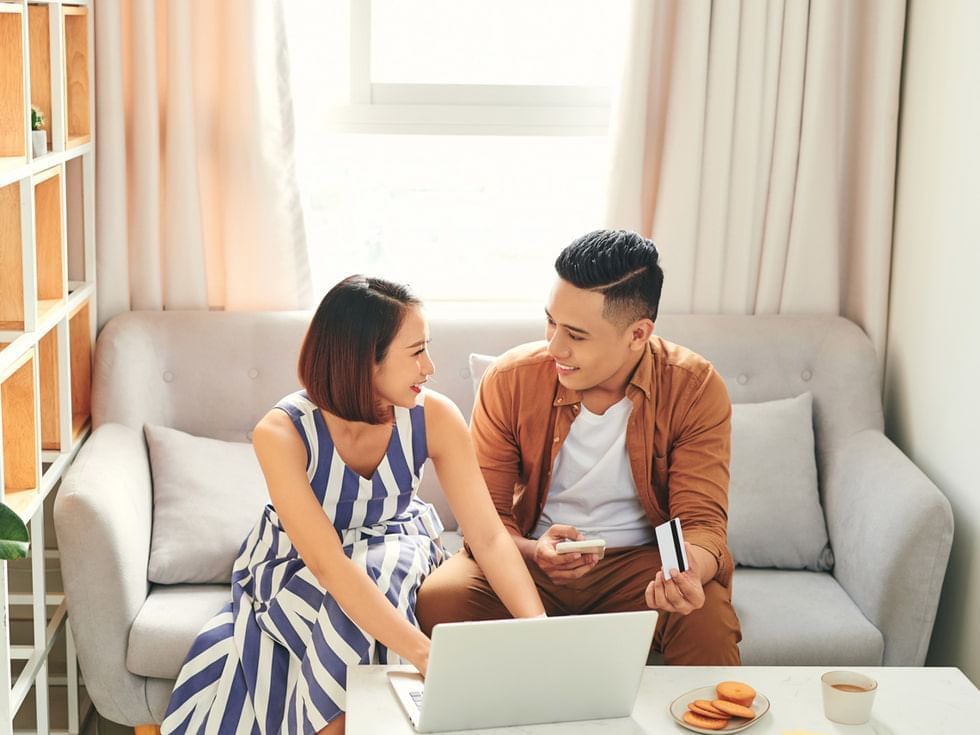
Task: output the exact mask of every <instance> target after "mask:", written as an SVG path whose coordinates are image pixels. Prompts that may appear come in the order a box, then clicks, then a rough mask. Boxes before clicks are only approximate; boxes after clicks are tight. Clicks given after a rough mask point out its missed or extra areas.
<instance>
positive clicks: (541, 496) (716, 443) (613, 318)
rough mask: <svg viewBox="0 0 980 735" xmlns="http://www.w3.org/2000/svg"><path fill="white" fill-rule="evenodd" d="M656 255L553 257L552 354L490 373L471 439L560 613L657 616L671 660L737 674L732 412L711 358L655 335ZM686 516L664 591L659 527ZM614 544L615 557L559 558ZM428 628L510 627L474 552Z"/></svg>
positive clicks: (549, 606) (547, 599)
mask: <svg viewBox="0 0 980 735" xmlns="http://www.w3.org/2000/svg"><path fill="white" fill-rule="evenodd" d="M658 260H659V257H658V253H657V249H656V247H655V246H654V244H653V243H652V242H651V241H649V240H646V239H644V238H643V237H641V236H639V235H637V234H636V233H633V232H624V231H609V230H599V231H596V232H591V233H589V234H587V235H584V236H583V237H581V238H579V239H578V240H576V241H575V242H573V243H572V244H571V245H569V246H568V247H567V248H565V250H564V251H562V253H561V254H560V255H559V256H558V259H557V260H556V261H555V270H556V271H557V273H558V278H557V280H556V281H555V284H554V287H553V288H552V290H551V294H550V296H549V298H548V302H547V307H546V315H547V329H546V338H547V342H546V343H540V342H538V343H532V344H528V345H522V346H520V347H516V348H514V349H513V350H510V351H509V352H507V353H505V354H504V355H502V356H501V357H500V358H499V359H497V360H496V362H495V363H494V365H493V366H492V367H491V368H490V369H489V370H488V371H487V373H486V375H484V377H483V381H482V383H481V386H480V390H479V393H478V395H477V400H476V406H475V407H474V409H473V419H472V423H471V426H470V432H471V434H472V437H473V441H474V444H475V447H476V452H477V456H478V458H479V461H480V466H481V469H482V471H483V476H484V478H485V479H486V482H487V486H488V487H489V489H490V494H491V495H492V497H493V501H494V504H495V506H496V508H497V512H498V513H499V514H500V516H501V518H502V520H503V521H504V524H505V525H506V526H507V528H508V530H510V532H511V533H512V534H514V536H515V540H516V543H517V545H518V548H519V549H520V551H521V554H522V555H523V556H524V559H525V561H526V562H527V565H528V568H529V569H530V571H531V574H532V576H533V578H534V580H535V583H536V584H537V586H538V589H539V591H540V593H541V598H542V601H543V602H544V605H545V608H546V610H547V611H548V614H549V615H567V614H582V613H601V612H618V611H628V610H641V609H644V607H647V606H648V607H652V608H655V609H657V610H659V611H660V613H661V614H660V617H659V620H658V622H657V630H656V633H655V635H654V642H653V648H654V650H656V651H659V652H662V653H663V656H664V661H665V662H666V663H668V664H683V665H736V664H738V663H740V658H739V651H738V641H739V640H740V638H741V633H740V628H739V622H738V618H737V617H736V615H735V611H734V609H733V608H732V605H731V580H732V569H733V562H732V558H731V554H730V553H729V551H728V548H727V543H726V536H727V509H728V464H729V455H730V435H731V402H730V400H729V398H728V392H727V390H726V388H725V384H724V382H723V380H722V379H721V377H720V376H719V375H718V373H717V372H715V370H714V368H713V367H712V366H711V364H710V363H709V362H708V361H707V360H705V359H704V358H702V357H701V356H699V355H697V354H695V353H693V352H691V351H690V350H687V349H685V348H683V347H680V346H678V345H675V344H672V343H670V342H667V341H665V340H662V339H660V338H659V337H657V336H654V334H653V329H654V322H655V321H656V318H657V310H658V306H659V302H660V291H661V287H662V285H663V271H662V270H661V269H660V265H659V262H658ZM675 517H676V518H679V519H680V521H681V524H682V527H683V530H684V536H685V539H686V541H687V546H686V550H687V556H688V560H689V563H690V569H689V570H687V571H685V572H684V573H683V574H672V575H671V578H670V579H669V580H665V578H664V575H663V572H662V571H661V560H660V553H659V551H658V549H657V546H656V535H655V533H654V527H655V526H657V525H659V524H661V523H663V522H665V521H667V520H669V519H670V518H675ZM586 537H590V538H594V537H598V538H603V539H605V540H606V542H607V549H606V552H605V557H604V558H603V559H601V560H599V558H598V556H597V555H596V554H578V553H571V554H558V553H557V552H556V549H555V547H556V545H557V544H558V543H559V542H561V541H564V540H568V539H572V540H578V539H583V538H586ZM416 612H417V614H418V617H419V621H420V623H421V625H422V629H423V631H425V632H426V634H430V633H431V630H432V627H433V626H434V625H436V624H438V623H443V622H452V621H459V620H485V619H492V618H502V617H507V612H506V609H505V608H504V606H503V605H502V604H501V603H500V601H499V600H498V599H497V598H496V596H495V595H494V594H493V591H492V590H491V588H490V585H489V584H488V583H487V581H486V578H485V577H484V576H483V573H482V572H481V571H480V568H479V567H478V566H477V564H476V563H475V562H474V561H473V558H472V557H471V556H470V554H469V552H468V551H467V550H465V549H464V550H463V551H461V552H460V553H459V554H457V555H455V556H454V557H453V558H451V559H449V560H448V561H447V562H445V563H444V564H443V565H442V566H441V567H440V568H439V569H437V570H436V571H435V572H434V573H433V574H432V575H431V576H430V577H429V578H428V579H427V580H426V582H425V583H424V584H423V585H422V587H421V589H420V591H419V596H418V602H417V607H416Z"/></svg>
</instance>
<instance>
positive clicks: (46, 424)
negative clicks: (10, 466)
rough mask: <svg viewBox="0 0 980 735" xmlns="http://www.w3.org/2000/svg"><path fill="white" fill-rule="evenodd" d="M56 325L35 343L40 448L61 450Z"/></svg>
mask: <svg viewBox="0 0 980 735" xmlns="http://www.w3.org/2000/svg"><path fill="white" fill-rule="evenodd" d="M58 352H59V351H58V327H53V328H51V329H49V330H48V332H47V334H45V335H44V336H43V337H41V340H40V341H39V342H38V344H37V360H38V373H39V374H40V382H41V395H40V400H41V449H42V450H54V451H61V449H62V446H61V396H60V395H59V392H60V391H59V389H60V382H61V381H60V378H59V375H58V372H59V371H58V363H59V360H58V357H59V355H58Z"/></svg>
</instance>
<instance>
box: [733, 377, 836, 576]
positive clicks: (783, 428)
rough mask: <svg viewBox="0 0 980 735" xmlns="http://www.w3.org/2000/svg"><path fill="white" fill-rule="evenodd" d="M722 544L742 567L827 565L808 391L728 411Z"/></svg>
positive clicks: (823, 567) (818, 567)
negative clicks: (728, 463)
mask: <svg viewBox="0 0 980 735" xmlns="http://www.w3.org/2000/svg"><path fill="white" fill-rule="evenodd" d="M728 545H729V548H730V549H731V551H732V556H733V557H734V558H735V563H736V564H740V565H742V566H748V567H775V568H777V569H810V570H813V571H826V570H828V569H830V568H831V567H832V566H833V555H832V554H831V551H830V546H829V542H828V539H827V524H826V522H825V520H824V515H823V509H822V508H821V507H820V496H819V492H818V490H817V463H816V456H815V450H814V444H813V396H812V395H811V394H810V393H804V394H803V395H800V396H797V397H795V398H786V399H782V400H778V401H767V402H764V403H738V404H735V405H734V406H733V407H732V460H731V481H730V483H729V488H728Z"/></svg>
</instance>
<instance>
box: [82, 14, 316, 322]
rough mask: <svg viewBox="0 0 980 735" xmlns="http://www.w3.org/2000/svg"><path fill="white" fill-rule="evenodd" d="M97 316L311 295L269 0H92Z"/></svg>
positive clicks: (281, 54) (283, 302)
mask: <svg viewBox="0 0 980 735" xmlns="http://www.w3.org/2000/svg"><path fill="white" fill-rule="evenodd" d="M95 44H96V54H95V58H96V89H97V92H96V100H97V103H96V111H97V112H96V141H97V143H96V146H97V148H96V159H97V164H96V192H97V194H96V200H97V201H96V213H97V215H96V216H97V223H96V225H97V252H98V256H97V273H98V280H99V289H98V292H99V321H100V324H101V323H103V322H105V321H106V320H107V319H109V318H110V317H112V316H114V315H115V314H117V313H119V312H121V311H126V310H129V309H207V308H224V309H229V310H255V309H295V308H305V307H307V306H309V305H310V299H311V287H310V277H309V266H308V263H307V256H306V243H305V236H304V228H303V218H302V209H301V206H300V200H299V193H298V190H297V185H296V177H295V173H294V158H293V155H294V154H293V121H292V100H291V98H290V92H289V68H288V59H287V48H286V42H285V31H284V27H283V20H282V8H281V6H280V2H279V1H278V0H275V1H272V0H248V1H243V0H207V2H196V1H192V0H132V2H128V1H125V0H124V1H123V2H120V0H99V2H98V3H96V4H95Z"/></svg>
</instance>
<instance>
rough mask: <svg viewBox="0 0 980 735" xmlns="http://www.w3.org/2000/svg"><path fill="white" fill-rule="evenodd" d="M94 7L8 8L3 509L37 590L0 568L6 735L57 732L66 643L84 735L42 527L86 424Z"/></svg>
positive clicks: (32, 0)
mask: <svg viewBox="0 0 980 735" xmlns="http://www.w3.org/2000/svg"><path fill="white" fill-rule="evenodd" d="M92 7H93V3H92V2H91V1H90V0H78V1H77V2H75V1H74V0H72V1H70V2H58V0H18V1H17V2H10V1H9V0H6V1H5V0H0V436H2V440H0V501H2V502H3V503H5V504H6V505H8V506H10V507H11V508H13V509H14V511H15V512H17V513H18V514H19V515H20V516H21V518H22V519H23V520H24V521H25V522H26V523H27V524H28V526H29V528H30V534H31V552H30V553H31V559H30V564H29V569H30V575H31V589H30V592H27V591H25V590H23V589H15V590H14V594H13V597H12V596H11V589H10V586H9V581H10V577H8V576H7V575H6V574H5V570H6V568H7V565H4V564H0V735H10V733H12V732H19V731H21V730H23V731H30V732H40V733H45V732H49V731H51V727H50V724H51V723H50V716H49V711H48V710H49V702H48V692H49V687H50V684H51V672H50V668H51V667H50V666H49V665H48V664H49V654H51V652H52V646H53V645H55V646H57V645H65V646H66V648H65V649H63V650H64V652H65V655H66V657H67V659H68V669H69V671H70V672H72V673H71V674H70V675H69V676H68V677H67V687H68V701H69V723H70V724H69V732H71V733H77V732H78V731H79V722H80V712H79V706H78V703H79V694H80V692H79V687H78V677H77V662H76V660H75V654H74V648H73V646H72V645H70V644H69V643H67V635H66V633H67V627H66V626H65V615H66V610H67V607H66V606H65V603H64V599H63V597H62V596H61V595H59V594H53V595H52V594H46V593H45V584H44V576H45V574H46V573H47V572H48V571H50V569H49V568H48V567H47V566H46V564H47V562H46V561H45V559H46V558H49V557H50V556H51V554H52V552H53V551H54V550H53V549H52V548H51V544H50V543H49V544H45V541H44V539H45V533H44V528H45V525H49V524H50V518H49V516H50V512H51V507H52V501H53V498H52V494H53V493H55V492H56V491H57V488H58V486H59V481H60V479H61V477H62V476H63V474H64V472H65V470H66V469H67V468H68V467H69V465H70V463H71V461H72V459H73V458H74V456H75V454H76V453H77V452H78V450H79V447H80V446H81V444H82V443H83V442H84V441H85V439H86V437H87V436H88V433H89V431H90V426H91V385H90V383H91V377H92V352H93V341H94V334H95V331H94V325H95V321H96V313H95V304H96V284H95V219H94V214H95V171H94V160H95V159H94V155H95V154H94V140H95V130H94V122H95V121H94V114H93V102H94V98H93V92H94V89H95V87H94V84H93V71H94V60H93V58H92V53H93V50H94V45H93V43H92V32H93V28H92ZM32 105H33V106H34V107H37V108H38V109H39V110H40V112H41V114H42V115H44V117H45V119H46V123H45V125H44V129H45V130H46V131H47V132H48V135H47V148H46V152H45V154H44V157H43V158H40V159H38V157H35V156H34V155H33V151H32V146H31V134H30V133H31V131H30V123H31V106H32ZM46 546H47V547H48V548H45V547H46ZM25 596H29V597H30V605H29V608H30V612H29V615H30V620H31V625H30V630H32V631H33V636H32V637H31V638H30V639H29V640H26V639H24V637H23V636H22V635H21V634H20V633H19V632H17V631H22V630H25V629H26V628H25V622H26V620H27V618H26V617H25V616H26V614H27V613H25V608H27V607H28V605H27V604H26V603H25V602H24V601H23V598H24V597H25ZM18 598H19V599H20V602H17V603H11V600H13V599H18ZM12 605H16V607H15V609H14V610H13V615H11V609H12ZM11 623H15V624H16V625H11ZM56 639H58V640H60V641H63V643H62V644H55V643H54V641H55V640H56ZM31 711H33V713H32V712H31ZM32 715H33V718H32ZM15 717H16V718H17V722H18V725H17V727H16V729H15V726H14V718H15ZM32 719H33V721H31V720H32ZM29 721H30V724H29V725H24V724H21V723H28V722H29ZM72 722H74V724H73V725H72V724H71V723H72ZM25 728H26V729H25Z"/></svg>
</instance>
